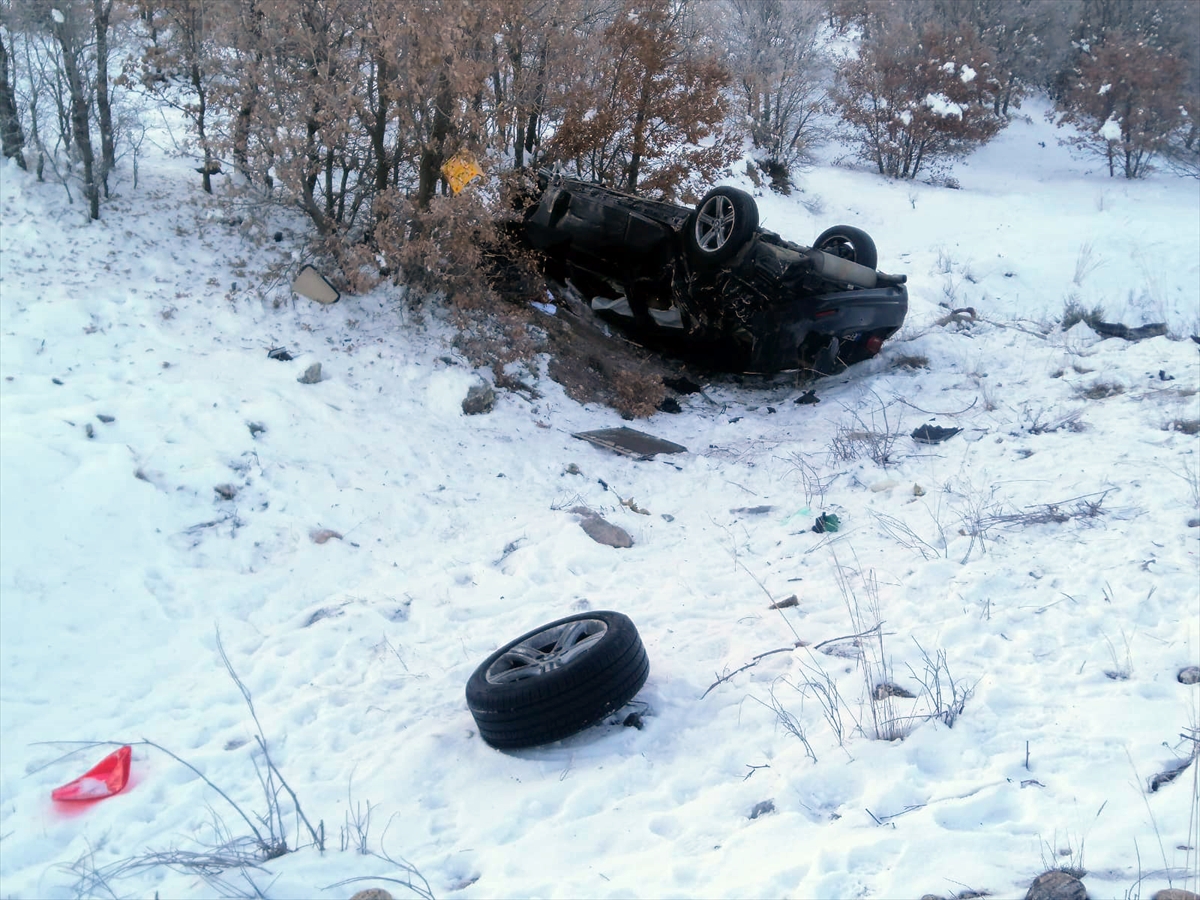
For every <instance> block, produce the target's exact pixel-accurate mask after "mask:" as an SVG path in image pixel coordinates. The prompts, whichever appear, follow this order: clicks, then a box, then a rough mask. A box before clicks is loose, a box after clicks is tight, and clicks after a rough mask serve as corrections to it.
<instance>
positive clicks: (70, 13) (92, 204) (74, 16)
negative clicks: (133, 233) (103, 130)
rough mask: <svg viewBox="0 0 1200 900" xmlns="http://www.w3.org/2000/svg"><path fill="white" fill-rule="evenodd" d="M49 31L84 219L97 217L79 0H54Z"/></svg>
mask: <svg viewBox="0 0 1200 900" xmlns="http://www.w3.org/2000/svg"><path fill="white" fill-rule="evenodd" d="M47 14H48V16H49V20H50V21H49V25H50V32H51V34H53V35H54V39H55V41H56V42H57V43H58V47H59V50H60V52H61V62H62V70H63V75H64V76H65V79H66V84H67V92H68V96H69V98H70V122H71V137H72V139H73V141H74V143H75V150H76V152H77V153H78V154H79V160H80V163H81V164H82V166H83V195H84V197H86V198H87V202H88V216H89V217H90V218H92V219H99V218H100V190H99V185H98V183H97V180H96V154H95V151H94V150H93V149H92V132H91V127H90V122H89V117H90V113H91V103H90V100H91V94H90V92H89V91H88V89H87V85H86V84H85V82H84V70H83V67H84V65H85V60H84V51H85V48H86V45H87V43H88V40H87V36H88V32H89V31H90V30H91V29H90V25H91V22H90V18H91V17H90V15H89V13H88V10H87V8H86V7H85V6H84V5H83V2H81V0H56V3H55V5H54V6H52V7H50V8H49V10H48V11H47Z"/></svg>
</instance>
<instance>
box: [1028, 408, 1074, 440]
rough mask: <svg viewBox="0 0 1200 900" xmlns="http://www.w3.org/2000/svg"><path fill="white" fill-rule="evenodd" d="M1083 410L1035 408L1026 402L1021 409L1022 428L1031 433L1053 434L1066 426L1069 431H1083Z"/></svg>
mask: <svg viewBox="0 0 1200 900" xmlns="http://www.w3.org/2000/svg"><path fill="white" fill-rule="evenodd" d="M1082 417H1083V411H1082V410H1072V411H1071V412H1067V413H1062V412H1061V411H1060V410H1048V409H1046V408H1045V407H1039V408H1037V409H1034V408H1033V407H1031V406H1029V405H1028V404H1025V405H1024V406H1023V407H1022V409H1021V428H1022V429H1023V430H1024V431H1026V432H1028V433H1029V434H1053V433H1054V432H1056V431H1061V430H1063V429H1064V428H1065V429H1066V430H1068V431H1083V422H1081V421H1080V419H1081V418H1082Z"/></svg>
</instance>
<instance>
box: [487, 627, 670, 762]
mask: <svg viewBox="0 0 1200 900" xmlns="http://www.w3.org/2000/svg"><path fill="white" fill-rule="evenodd" d="M649 672H650V662H649V660H647V658H646V648H645V647H643V646H642V639H641V637H639V636H638V633H637V629H636V628H635V627H634V625H633V622H631V621H630V620H629V617H628V616H625V615H622V614H621V613H618V612H586V613H580V614H578V615H574V616H568V617H567V618H565V619H559V620H557V621H555V622H551V623H549V624H548V625H542V626H541V627H540V628H535V629H534V630H533V631H531V632H529V633H528V634H523V635H521V637H519V638H517V639H516V640H515V641H512V642H510V643H508V644H505V645H504V646H503V647H501V648H500V649H499V650H497V651H496V652H495V653H493V654H492V655H491V656H489V657H488V658H487V659H486V660H484V661H483V663H482V664H481V665H480V666H479V668H477V669H476V670H475V672H474V673H473V674H472V675H471V677H470V679H469V680H468V681H467V708H468V709H470V710H471V715H472V716H474V717H475V724H476V725H477V726H479V734H480V736H481V737H482V738H483V739H484V740H485V741H487V742H488V743H489V744H491V745H492V746H493V747H499V748H502V749H510V748H516V747H532V746H534V745H535V744H545V743H549V742H550V741H557V740H559V739H561V738H565V737H568V736H570V735H572V734H574V733H575V732H577V731H581V730H583V729H584V728H586V727H587V726H589V725H592V724H594V723H595V722H598V721H600V720H601V719H603V718H604V717H605V716H606V715H608V714H609V713H611V712H612V711H613V710H615V709H619V708H620V707H621V706H623V705H625V704H626V703H628V702H629V701H630V700H632V699H633V696H634V695H635V694H636V693H637V692H638V690H639V689H640V688H641V686H642V685H643V684H645V682H646V676H647V675H648V674H649Z"/></svg>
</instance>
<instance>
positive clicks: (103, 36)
mask: <svg viewBox="0 0 1200 900" xmlns="http://www.w3.org/2000/svg"><path fill="white" fill-rule="evenodd" d="M92 18H93V20H94V21H95V25H96V114H97V118H98V119H99V121H100V180H101V181H102V182H103V183H104V196H105V197H106V198H107V197H108V173H109V172H111V171H112V170H113V168H115V167H116V164H117V150H116V142H115V140H114V138H113V122H112V104H111V103H110V102H109V97H108V27H109V21H110V19H111V18H112V0H92ZM205 162H207V160H205Z"/></svg>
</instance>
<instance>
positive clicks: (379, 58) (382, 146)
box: [371, 53, 392, 194]
mask: <svg viewBox="0 0 1200 900" xmlns="http://www.w3.org/2000/svg"><path fill="white" fill-rule="evenodd" d="M391 77H392V76H391V72H390V71H389V69H388V63H387V58H386V57H385V56H384V55H383V54H382V53H380V54H377V55H376V56H375V83H376V92H377V93H378V95H379V104H378V106H376V107H375V108H374V109H372V110H371V112H372V114H373V115H374V116H375V121H374V123H372V125H371V152H372V153H373V154H374V155H375V192H376V193H377V194H382V193H383V192H384V191H386V190H387V186H388V170H389V169H390V168H391V165H390V164H389V160H388V157H387V146H386V143H385V141H386V140H387V120H388V98H387V88H386V85H387V83H388V81H389V80H390V79H391Z"/></svg>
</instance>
